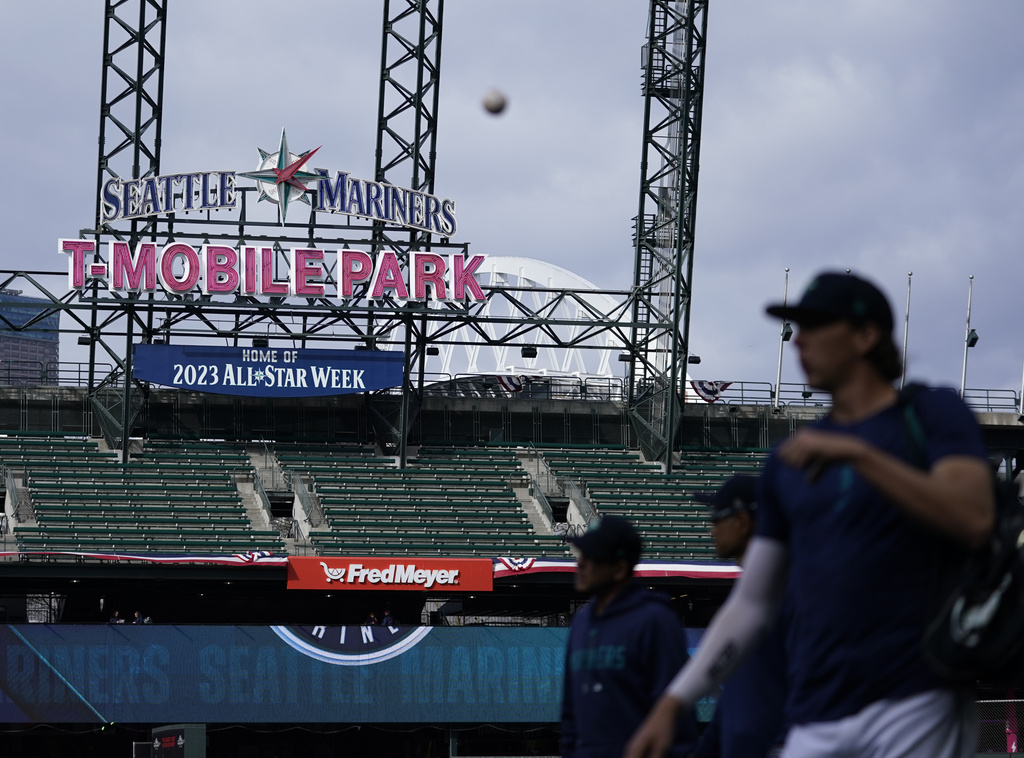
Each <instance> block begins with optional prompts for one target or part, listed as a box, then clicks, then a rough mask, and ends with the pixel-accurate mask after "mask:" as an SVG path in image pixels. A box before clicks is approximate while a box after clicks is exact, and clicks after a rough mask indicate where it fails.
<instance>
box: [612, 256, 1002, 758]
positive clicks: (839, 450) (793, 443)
mask: <svg viewBox="0 0 1024 758" xmlns="http://www.w3.org/2000/svg"><path fill="white" fill-rule="evenodd" d="M768 313H769V314H771V315H773V316H776V317H778V318H782V319H787V320H789V321H793V322H795V323H796V324H797V326H798V327H799V331H798V333H797V336H796V339H795V344H796V347H797V349H798V351H799V355H800V365H801V367H802V368H803V371H804V373H805V375H806V376H807V382H808V384H810V385H811V386H813V387H815V388H817V389H820V390H824V391H826V392H828V393H830V394H831V396H832V406H831V410H830V412H829V414H828V415H827V416H826V417H825V418H823V419H821V420H819V421H817V422H814V423H812V424H808V425H806V426H804V427H801V428H800V429H799V430H798V431H797V432H796V434H794V435H793V436H792V437H791V438H790V439H789V440H787V441H786V442H783V443H782V444H780V445H779V446H778V447H777V448H776V449H775V450H774V451H773V452H772V454H771V456H769V458H768V461H767V463H766V464H765V469H764V472H763V474H762V476H761V478H760V483H759V495H758V505H759V514H758V526H757V532H756V534H755V536H754V539H753V540H751V543H750V547H749V548H748V549H747V553H746V556H745V560H744V563H745V567H744V573H743V576H742V577H741V578H740V580H739V581H738V582H737V583H736V584H735V586H734V587H733V590H732V592H731V593H730V595H729V598H728V600H727V601H726V602H725V604H723V606H722V608H721V609H720V610H719V612H718V614H717V615H716V617H715V619H714V620H713V621H712V623H711V625H710V626H709V627H708V630H707V632H706V633H705V635H704V638H703V640H702V642H701V646H700V649H699V651H698V653H697V655H695V656H694V658H693V660H692V661H691V662H690V665H688V666H685V667H684V668H683V669H682V670H681V671H680V672H679V674H678V675H677V676H676V678H675V679H674V680H673V682H672V684H671V685H670V686H669V688H668V690H667V692H666V694H665V696H663V697H662V698H660V699H659V701H658V703H657V705H655V707H654V709H653V710H652V712H651V714H650V716H649V717H648V718H647V720H646V721H645V722H644V724H643V725H642V726H641V728H640V729H639V730H638V731H637V733H636V735H634V737H633V739H632V740H631V741H630V745H629V749H628V751H627V756H628V757H629V758H646V757H648V756H660V755H664V754H665V746H666V745H667V744H668V742H669V739H670V737H671V734H672V728H673V724H672V722H673V719H674V718H675V714H676V713H678V712H679V711H680V710H683V709H686V708H688V707H690V705H692V704H693V702H694V701H695V700H696V699H697V698H698V697H700V696H701V695H703V694H705V693H707V692H708V691H710V690H711V689H712V688H713V687H714V686H715V685H717V684H719V683H721V682H722V681H724V680H725V679H726V678H727V677H728V675H729V673H730V672H731V671H732V670H733V669H734V668H735V667H736V665H737V664H738V663H739V662H740V661H741V660H742V658H743V655H744V654H745V653H746V652H747V651H749V650H750V649H751V648H752V647H753V645H754V644H755V642H756V640H757V639H758V636H759V634H760V633H762V631H763V630H764V629H766V628H767V627H768V625H769V623H770V620H771V619H772V616H773V613H774V611H775V608H776V607H777V605H778V602H779V599H780V598H781V597H782V594H783V591H784V590H787V591H788V592H789V597H790V599H791V601H792V624H791V625H789V626H788V629H787V642H786V649H787V669H788V686H789V696H788V698H787V704H786V718H787V721H788V722H789V723H790V730H789V733H788V735H787V737H786V744H785V747H784V749H783V753H782V755H783V756H784V758H804V757H805V756H815V758H821V757H828V756H861V755H870V756H877V757H878V758H887V757H888V756H897V755H898V756H903V757H905V758H917V757H918V756H921V757H922V758H923V757H924V756H927V757H928V758H962V757H966V756H973V755H974V751H975V747H976V744H977V728H978V724H977V717H976V713H975V709H974V693H973V692H971V691H970V690H969V689H965V688H963V687H962V686H959V685H953V684H950V683H948V682H946V681H943V680H942V679H940V678H939V677H938V676H937V675H936V674H934V673H933V672H932V671H931V670H930V669H929V668H928V667H927V666H926V664H925V662H924V660H923V657H922V656H921V652H920V644H921V638H922V636H923V633H924V629H925V627H926V626H927V624H928V622H929V620H930V618H931V616H932V614H933V612H934V610H935V598H934V597H933V596H932V595H933V589H934V588H935V586H936V583H937V582H936V579H937V578H938V577H940V576H941V575H942V574H943V573H946V572H949V571H952V570H955V566H956V564H955V561H956V556H957V553H958V552H960V551H958V549H957V545H958V544H959V545H960V546H963V547H967V548H971V547H978V546H980V545H981V544H983V543H984V542H985V540H987V539H988V537H989V535H990V534H991V531H992V527H993V523H994V520H995V509H994V504H993V498H992V487H991V480H990V477H991V474H990V471H989V465H988V462H987V460H986V457H985V448H984V445H983V444H982V439H981V433H980V430H979V428H978V425H977V422H976V421H975V419H974V417H973V416H972V414H971V412H970V410H969V409H968V408H967V406H966V405H964V403H963V401H962V400H961V399H960V398H959V397H958V396H957V394H956V393H955V392H953V391H951V390H947V389H932V388H921V389H920V390H919V391H918V392H916V394H915V395H914V396H913V397H912V398H908V399H907V400H906V402H900V397H899V393H898V392H897V391H896V389H895V388H894V386H893V382H894V381H895V380H896V379H897V378H899V376H900V374H901V366H900V360H899V354H898V351H897V350H896V347H895V344H894V342H893V339H892V327H893V318H892V310H891V309H890V307H889V303H888V301H887V300H886V298H885V296H884V295H883V294H882V293H881V291H879V289H878V288H877V287H876V286H875V285H874V284H872V283H871V282H869V281H867V280H866V279H863V278H861V277H859V276H855V275H850V274H843V273H824V274H821V275H819V276H817V277H815V279H814V280H813V281H812V282H811V283H810V285H809V286H808V287H807V290H806V291H805V292H804V294H803V296H802V298H801V299H800V302H799V303H797V304H796V305H792V306H784V305H776V306H772V307H770V308H769V309H768ZM907 402H909V403H911V404H912V405H911V407H912V408H913V412H914V416H915V417H916V422H917V424H918V425H919V426H920V428H921V430H922V432H923V434H922V436H923V438H924V447H925V450H924V451H919V450H917V449H916V446H915V444H914V442H913V441H912V439H911V436H910V432H908V421H907V417H906V415H905V412H904V411H905V407H906V404H907ZM922 452H923V455H922V454H921V453H922ZM922 459H923V460H922ZM787 582H788V589H787Z"/></svg>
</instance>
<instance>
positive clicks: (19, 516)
mask: <svg viewBox="0 0 1024 758" xmlns="http://www.w3.org/2000/svg"><path fill="white" fill-rule="evenodd" d="M4 481H5V483H6V485H7V495H8V497H10V498H11V502H12V503H13V504H14V508H13V510H12V513H13V514H14V520H15V521H18V522H20V521H24V520H25V519H26V517H29V516H34V515H35V514H32V513H25V511H24V509H25V508H26V503H25V492H24V491H23V490H22V489H21V486H20V485H19V484H18V480H17V478H16V477H15V476H14V472H13V471H11V469H9V468H8V469H5V470H4ZM27 509H28V510H29V511H31V509H32V506H31V504H28V506H27Z"/></svg>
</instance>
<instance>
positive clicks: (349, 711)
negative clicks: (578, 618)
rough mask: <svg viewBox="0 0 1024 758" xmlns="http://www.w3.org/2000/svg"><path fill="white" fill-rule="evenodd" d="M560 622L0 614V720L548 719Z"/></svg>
mask: <svg viewBox="0 0 1024 758" xmlns="http://www.w3.org/2000/svg"><path fill="white" fill-rule="evenodd" d="M568 631H569V630H568V629H566V628H537V627H519V628H497V627H465V628H448V627H382V626H372V627H371V626H307V627H259V626H257V627H242V626H163V625H142V626H134V625H123V626H122V625H76V624H63V625H42V624H19V625H5V626H2V627H0V722H6V723H12V722H15V723H18V722H20V723H26V722H31V723H56V722H65V723H66V722H77V723H90V722H91V723H99V722H111V721H113V722H118V723H130V722H160V723H167V722H197V723H210V722H250V723H251V722H276V723H279V722H285V721H294V722H307V723H316V722H348V723H384V722H403V723H431V724H435V723H444V722H471V723H501V722H556V721H558V720H559V718H560V711H559V704H560V701H561V690H562V674H563V665H564V658H565V645H566V641H567V639H568Z"/></svg>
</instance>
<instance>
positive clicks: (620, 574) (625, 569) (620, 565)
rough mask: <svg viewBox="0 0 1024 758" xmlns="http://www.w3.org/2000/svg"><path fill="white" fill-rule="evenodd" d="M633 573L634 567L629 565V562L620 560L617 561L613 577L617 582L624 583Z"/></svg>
mask: <svg viewBox="0 0 1024 758" xmlns="http://www.w3.org/2000/svg"><path fill="white" fill-rule="evenodd" d="M632 573H633V567H632V566H630V565H629V561H627V560H625V559H624V558H620V559H619V560H617V561H615V573H614V574H613V575H612V578H613V579H614V580H615V581H616V582H623V581H625V580H626V579H629V577H630V575H631V574H632Z"/></svg>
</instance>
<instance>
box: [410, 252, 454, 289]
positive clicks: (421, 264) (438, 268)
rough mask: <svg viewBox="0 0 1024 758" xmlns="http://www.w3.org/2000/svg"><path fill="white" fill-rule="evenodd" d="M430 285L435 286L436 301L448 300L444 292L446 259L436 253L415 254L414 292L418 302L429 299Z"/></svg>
mask: <svg viewBox="0 0 1024 758" xmlns="http://www.w3.org/2000/svg"><path fill="white" fill-rule="evenodd" d="M428 284H430V285H433V288H434V297H435V298H436V299H438V300H447V299H448V297H447V296H446V294H445V290H444V257H443V256H440V255H435V254H434V253H413V254H412V291H413V297H414V298H415V299H416V300H426V299H427V285H428Z"/></svg>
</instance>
